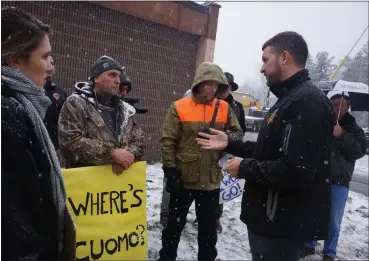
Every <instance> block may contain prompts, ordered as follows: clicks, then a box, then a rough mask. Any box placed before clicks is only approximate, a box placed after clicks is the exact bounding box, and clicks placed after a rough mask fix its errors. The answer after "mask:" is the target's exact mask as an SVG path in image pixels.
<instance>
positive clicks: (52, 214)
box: [1, 8, 75, 260]
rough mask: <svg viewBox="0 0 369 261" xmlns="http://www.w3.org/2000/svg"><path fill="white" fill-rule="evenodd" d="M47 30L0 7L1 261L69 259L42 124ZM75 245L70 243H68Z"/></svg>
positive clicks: (56, 174) (60, 186) (59, 183)
mask: <svg viewBox="0 0 369 261" xmlns="http://www.w3.org/2000/svg"><path fill="white" fill-rule="evenodd" d="M49 30H50V28H49V26H48V25H46V24H44V23H42V22H41V21H40V20H38V19H37V18H35V17H34V16H33V15H31V14H29V13H26V12H24V11H21V10H19V9H16V8H2V9H1V152H2V153H1V183H2V190H1V196H2V200H1V210H2V213H1V235H2V238H3V244H2V248H1V258H2V259H3V260H70V258H71V257H70V256H68V255H67V253H70V254H71V253H73V252H75V245H74V246H73V247H71V248H70V249H68V248H67V244H66V240H68V239H70V240H71V241H74V240H75V238H74V239H73V238H70V237H69V236H71V235H73V232H72V229H73V227H72V224H73V222H72V218H71V216H70V215H69V212H68V211H67V208H66V204H65V200H66V195H65V188H64V182H63V177H62V175H61V170H60V164H59V160H58V157H57V155H56V152H55V148H54V146H53V143H52V141H51V139H50V137H49V134H48V132H47V130H46V127H45V125H44V123H43V119H44V117H45V113H46V110H47V108H48V106H50V104H51V101H50V99H49V98H48V97H47V96H46V95H45V91H44V90H43V86H44V85H45V83H46V80H47V66H48V63H49V61H48V59H49V56H50V54H51V45H50V40H49V36H48V34H49ZM74 242H75V241H74Z"/></svg>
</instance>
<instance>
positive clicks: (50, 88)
mask: <svg viewBox="0 0 369 261" xmlns="http://www.w3.org/2000/svg"><path fill="white" fill-rule="evenodd" d="M44 89H45V93H46V95H47V96H48V97H49V98H50V100H51V101H52V104H51V105H50V107H49V108H48V109H47V111H46V115H45V119H44V122H45V126H46V129H47V131H48V133H49V136H50V139H51V141H52V143H53V144H54V147H55V149H59V143H58V120H59V114H60V110H61V108H62V106H63V104H64V102H65V100H66V99H67V93H66V92H65V91H64V90H63V89H62V88H60V87H59V86H57V85H55V84H54V83H53V82H51V81H48V82H47V83H46V84H45V86H44Z"/></svg>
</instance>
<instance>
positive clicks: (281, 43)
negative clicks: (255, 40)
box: [262, 32, 309, 67]
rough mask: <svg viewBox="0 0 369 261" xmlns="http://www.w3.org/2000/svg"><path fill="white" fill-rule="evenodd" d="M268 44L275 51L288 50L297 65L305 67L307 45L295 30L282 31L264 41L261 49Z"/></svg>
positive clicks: (307, 51)
mask: <svg viewBox="0 0 369 261" xmlns="http://www.w3.org/2000/svg"><path fill="white" fill-rule="evenodd" d="M268 46H270V47H272V48H273V49H274V50H275V51H276V52H277V53H279V54H280V53H282V52H283V51H287V52H289V53H290V54H291V55H292V56H293V58H294V59H295V61H296V63H297V65H299V66H302V67H305V65H306V60H307V57H308V54H309V50H308V46H307V43H306V41H305V40H304V38H303V37H302V36H301V35H299V34H298V33H296V32H282V33H279V34H277V35H275V36H273V37H272V38H271V39H269V40H268V41H266V42H265V44H264V45H263V48H262V50H263V51H264V49H265V48H267V47H268Z"/></svg>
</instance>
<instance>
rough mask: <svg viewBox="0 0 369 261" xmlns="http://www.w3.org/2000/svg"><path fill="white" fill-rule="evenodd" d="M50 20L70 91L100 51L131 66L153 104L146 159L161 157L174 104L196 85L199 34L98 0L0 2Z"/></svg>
mask: <svg viewBox="0 0 369 261" xmlns="http://www.w3.org/2000/svg"><path fill="white" fill-rule="evenodd" d="M1 5H2V7H4V6H14V7H17V8H21V9H23V10H25V11H27V12H30V13H32V14H34V15H35V16H37V17H38V18H39V19H40V20H42V21H43V22H45V23H47V24H49V25H51V27H52V28H53V34H52V36H51V41H52V47H53V57H54V60H55V63H56V75H55V78H54V80H55V82H56V83H57V84H58V85H59V86H61V87H63V88H65V89H66V90H67V92H68V94H70V93H71V92H72V89H73V86H74V84H75V82H77V81H85V80H86V79H87V77H88V75H89V70H90V68H91V66H92V64H93V63H94V61H95V60H97V59H98V58H99V57H100V56H101V55H104V54H106V55H109V56H111V57H113V58H115V59H116V60H118V61H119V62H120V63H121V64H122V65H124V66H125V67H126V72H127V74H128V75H129V76H130V77H131V79H132V81H133V90H132V93H131V95H132V96H137V97H140V98H141V101H142V102H141V103H142V104H146V105H147V106H148V107H149V112H148V113H147V114H146V115H137V117H136V119H137V122H138V124H140V126H142V128H143V129H144V132H145V135H146V137H147V152H146V159H149V160H159V159H160V154H159V139H160V135H161V126H162V123H163V120H164V116H165V112H166V110H167V108H168V107H169V105H170V103H171V102H172V101H174V100H176V99H178V98H180V97H182V95H183V94H184V92H185V90H187V89H188V88H189V86H190V85H191V82H192V79H193V76H194V72H195V63H196V52H197V45H198V41H199V39H198V37H197V36H195V35H191V34H188V33H185V32H179V31H178V30H175V29H172V28H169V27H166V26H163V25H159V24H155V23H152V22H149V21H146V20H142V19H138V18H135V17H133V16H130V15H127V14H124V13H119V12H117V11H114V10H111V9H108V8H104V7H101V6H98V5H96V4H93V2H54V1H49V2H46V1H45V2H4V1H2V2H1Z"/></svg>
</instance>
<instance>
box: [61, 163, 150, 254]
mask: <svg viewBox="0 0 369 261" xmlns="http://www.w3.org/2000/svg"><path fill="white" fill-rule="evenodd" d="M111 168H112V167H111V166H109V165H107V166H95V167H84V168H75V169H63V170H62V172H63V176H64V182H65V187H66V192H67V206H68V208H69V210H70V212H71V214H72V215H73V218H74V220H75V224H76V228H77V232H76V235H77V239H76V260H147V247H148V246H147V228H146V224H147V220H146V163H145V162H136V163H135V164H133V165H132V166H131V167H130V168H129V169H126V170H125V172H124V176H116V175H112V174H111Z"/></svg>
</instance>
